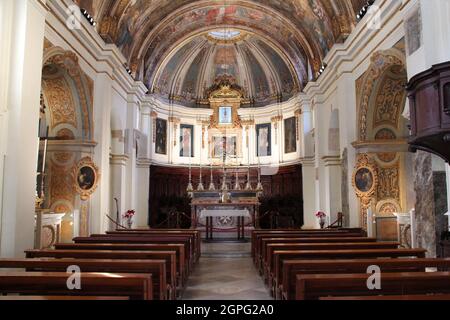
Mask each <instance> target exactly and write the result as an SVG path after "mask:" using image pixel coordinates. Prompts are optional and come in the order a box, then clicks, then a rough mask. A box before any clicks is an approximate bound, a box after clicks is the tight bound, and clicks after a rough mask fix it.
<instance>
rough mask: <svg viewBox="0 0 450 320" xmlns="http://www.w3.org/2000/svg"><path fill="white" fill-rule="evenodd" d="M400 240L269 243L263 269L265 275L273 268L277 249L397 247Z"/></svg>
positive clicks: (264, 255) (263, 260)
mask: <svg viewBox="0 0 450 320" xmlns="http://www.w3.org/2000/svg"><path fill="white" fill-rule="evenodd" d="M398 246H399V243H398V242H361V243H359V242H355V243H340V242H336V243H269V244H267V246H266V250H265V253H264V254H263V256H262V266H263V268H264V270H261V271H262V272H263V274H264V275H265V276H267V275H268V274H267V272H268V271H269V270H273V267H274V264H273V252H274V251H276V250H278V251H279V250H317V251H320V250H349V249H397V248H398Z"/></svg>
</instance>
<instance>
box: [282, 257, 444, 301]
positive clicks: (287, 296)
mask: <svg viewBox="0 0 450 320" xmlns="http://www.w3.org/2000/svg"><path fill="white" fill-rule="evenodd" d="M372 265H377V266H379V267H380V268H381V271H382V272H390V273H392V272H424V271H425V270H426V268H437V269H438V270H439V271H447V270H449V269H450V259H427V258H413V259H411V258H397V259H355V260H347V259H346V260H284V261H283V268H282V271H281V279H280V283H281V284H280V285H279V288H278V292H279V293H280V294H279V295H278V296H277V298H278V299H280V298H281V299H283V300H293V299H295V281H296V276H297V275H298V274H337V273H367V268H368V267H369V266H372Z"/></svg>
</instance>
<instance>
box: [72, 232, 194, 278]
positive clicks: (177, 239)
mask: <svg viewBox="0 0 450 320" xmlns="http://www.w3.org/2000/svg"><path fill="white" fill-rule="evenodd" d="M73 242H75V243H125V244H132V243H141V244H144V243H147V244H152V243H153V244H164V243H170V244H172V243H180V244H183V245H184V246H185V252H186V253H187V255H188V256H189V265H188V266H187V267H186V270H185V275H184V276H187V275H188V274H189V270H190V269H191V268H190V267H191V265H192V264H193V262H194V261H195V253H194V251H193V244H192V237H181V236H169V237H167V236H164V237H162V236H158V235H153V236H145V237H144V236H133V235H126V236H120V235H117V236H114V235H92V236H90V237H76V238H73Z"/></svg>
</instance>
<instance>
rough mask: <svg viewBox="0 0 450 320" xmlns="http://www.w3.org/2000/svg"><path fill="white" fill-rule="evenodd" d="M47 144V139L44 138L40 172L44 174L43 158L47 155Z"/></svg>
mask: <svg viewBox="0 0 450 320" xmlns="http://www.w3.org/2000/svg"><path fill="white" fill-rule="evenodd" d="M47 144H48V140H47V139H45V140H44V154H43V155H42V171H41V172H42V174H44V172H45V160H46V157H47Z"/></svg>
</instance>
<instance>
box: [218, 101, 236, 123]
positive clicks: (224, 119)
mask: <svg viewBox="0 0 450 320" xmlns="http://www.w3.org/2000/svg"><path fill="white" fill-rule="evenodd" d="M219 124H220V125H227V124H233V108H232V107H231V106H222V107H219Z"/></svg>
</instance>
